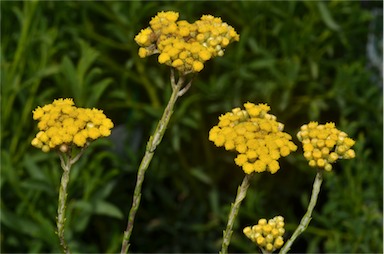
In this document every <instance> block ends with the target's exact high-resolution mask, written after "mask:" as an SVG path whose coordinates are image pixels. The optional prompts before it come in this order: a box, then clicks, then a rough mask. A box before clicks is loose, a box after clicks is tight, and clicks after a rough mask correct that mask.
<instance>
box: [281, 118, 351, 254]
mask: <svg viewBox="0 0 384 254" xmlns="http://www.w3.org/2000/svg"><path fill="white" fill-rule="evenodd" d="M297 138H298V139H299V141H300V142H301V143H302V145H303V151H304V157H305V159H307V160H308V164H309V166H311V167H315V168H317V174H316V176H315V181H314V182H313V187H312V195H311V199H310V201H309V204H308V208H307V212H306V213H305V214H304V216H303V218H302V219H301V221H300V224H299V226H298V227H297V228H296V230H295V232H293V234H292V236H291V238H290V239H289V240H288V241H287V242H286V244H285V245H284V246H283V247H282V248H281V250H280V253H284V254H285V253H287V252H288V251H289V250H290V248H291V246H292V244H293V242H294V241H295V240H296V238H297V237H298V236H299V235H300V234H301V233H302V232H304V231H305V229H306V228H307V227H308V225H309V223H310V221H311V219H312V212H313V209H314V207H315V205H316V202H317V197H318V195H319V192H320V187H321V184H322V182H323V173H324V172H329V171H332V163H335V162H336V161H337V160H338V159H353V158H355V151H354V150H353V149H352V146H353V145H354V144H355V141H354V140H353V139H351V138H349V137H348V135H347V134H346V133H345V132H343V131H340V130H338V129H337V128H336V126H335V124H334V123H332V122H329V123H326V124H318V122H309V123H308V124H304V125H302V126H301V128H300V131H299V132H298V133H297Z"/></svg>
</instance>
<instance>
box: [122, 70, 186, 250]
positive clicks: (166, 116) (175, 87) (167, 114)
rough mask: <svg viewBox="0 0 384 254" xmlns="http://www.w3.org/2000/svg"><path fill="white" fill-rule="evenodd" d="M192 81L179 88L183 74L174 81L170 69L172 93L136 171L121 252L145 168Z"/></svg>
mask: <svg viewBox="0 0 384 254" xmlns="http://www.w3.org/2000/svg"><path fill="white" fill-rule="evenodd" d="M191 82H192V81H190V82H189V83H188V84H187V85H185V87H184V88H183V89H182V90H181V88H182V87H183V86H184V83H185V76H184V75H182V74H180V76H179V79H178V81H177V83H176V82H175V76H174V71H173V70H172V71H171V84H172V95H171V98H170V99H169V101H168V105H167V107H166V108H165V109H164V112H163V115H162V117H161V119H160V121H159V123H158V124H157V127H156V129H155V131H154V133H153V135H152V136H151V137H150V138H149V141H148V143H147V147H146V150H145V154H144V157H143V159H142V160H141V163H140V166H139V170H138V172H137V179H136V186H135V190H134V193H133V201H132V207H131V210H130V211H129V217H128V224H127V228H126V230H125V231H124V237H123V242H122V246H121V254H123V253H127V252H128V249H129V240H130V237H131V234H132V229H133V224H134V220H135V216H136V212H137V210H138V208H139V205H140V199H141V187H142V184H143V181H144V175H145V172H146V170H147V169H148V166H149V164H150V163H151V160H152V157H153V154H154V153H155V150H156V147H157V146H158V145H159V144H160V142H161V139H162V138H163V136H164V133H165V130H166V128H167V126H168V123H169V120H170V118H171V115H172V113H173V107H174V105H175V103H176V100H177V99H178V97H180V96H182V95H183V94H184V92H185V91H186V89H188V88H189V86H190V84H191Z"/></svg>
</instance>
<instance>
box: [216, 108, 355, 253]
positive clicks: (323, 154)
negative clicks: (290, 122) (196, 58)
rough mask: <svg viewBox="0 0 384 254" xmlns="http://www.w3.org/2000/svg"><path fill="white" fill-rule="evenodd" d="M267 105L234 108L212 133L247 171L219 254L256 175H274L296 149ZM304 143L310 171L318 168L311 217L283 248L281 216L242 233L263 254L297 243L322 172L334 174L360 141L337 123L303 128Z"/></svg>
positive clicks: (228, 241)
mask: <svg viewBox="0 0 384 254" xmlns="http://www.w3.org/2000/svg"><path fill="white" fill-rule="evenodd" d="M269 111H270V107H269V106H268V105H267V104H258V105H255V104H253V103H250V102H247V103H245V104H244V109H240V108H234V109H232V111H231V112H227V113H225V114H223V115H221V116H220V117H219V123H218V124H217V125H216V126H214V127H212V129H211V130H210V131H209V140H210V141H212V142H214V144H215V145H216V146H218V147H224V148H225V149H226V150H228V151H234V152H236V153H237V154H238V155H237V156H236V158H235V160H234V162H235V164H236V165H238V166H240V167H242V169H243V171H244V173H245V176H244V179H243V182H242V183H241V185H240V186H239V188H238V190H237V195H236V198H235V201H234V203H233V204H232V205H231V210H230V213H229V216H228V221H227V227H226V229H225V231H224V233H223V241H222V246H221V251H220V253H223V254H224V253H228V246H229V244H230V241H231V236H232V232H233V231H232V228H233V224H234V221H235V218H236V216H237V214H238V211H239V208H240V204H241V202H242V200H243V199H244V198H245V196H246V193H247V190H248V188H249V185H250V179H251V177H252V175H253V174H255V173H261V172H265V171H267V172H270V173H271V174H275V173H276V172H277V171H278V170H279V169H280V165H279V163H278V159H279V158H280V157H285V156H288V155H289V154H290V153H291V152H294V151H296V150H297V146H296V145H295V144H294V143H293V142H292V141H291V140H292V137H291V136H290V135H289V134H287V133H285V132H283V129H284V125H283V124H282V123H279V122H277V118H276V116H274V115H272V114H270V113H268V112H269ZM297 137H298V139H299V141H301V142H302V144H303V151H304V157H305V158H306V159H307V160H308V163H309V165H310V166H311V167H316V168H318V171H317V175H316V178H315V181H314V184H313V190H312V196H311V199H310V202H309V205H308V209H307V213H306V214H305V215H304V216H303V218H302V220H301V222H300V224H299V226H298V227H297V229H296V230H295V232H294V233H293V235H292V237H291V238H290V239H289V240H288V241H287V242H286V244H284V240H283V234H284V232H285V230H284V218H283V217H282V216H277V217H275V218H273V219H270V220H269V221H268V222H267V220H266V219H260V220H259V222H258V224H257V225H254V226H252V227H251V226H248V227H245V228H244V230H243V233H244V234H245V235H246V236H247V237H248V238H249V239H251V240H252V241H253V242H254V243H256V245H258V246H259V247H260V249H261V251H262V252H263V253H272V252H273V251H275V250H277V249H279V248H281V250H280V253H287V252H288V251H289V249H290V247H291V245H292V244H293V242H294V241H295V239H296V238H297V237H298V236H299V235H300V234H301V233H302V232H303V231H304V230H305V229H306V228H307V226H308V225H309V222H310V220H311V214H312V211H313V208H314V207H315V205H316V202H317V196H318V194H319V191H320V186H321V183H322V179H323V178H322V174H323V171H331V170H332V163H335V162H336V160H337V159H351V158H354V157H355V152H354V150H353V149H352V148H351V147H352V146H353V145H354V143H355V141H354V140H353V139H351V138H349V137H348V135H347V134H346V133H345V132H342V131H340V130H338V129H336V127H335V124H334V123H326V124H325V125H322V124H318V123H317V122H310V123H309V124H305V125H303V126H302V127H301V128H300V131H299V132H298V134H297Z"/></svg>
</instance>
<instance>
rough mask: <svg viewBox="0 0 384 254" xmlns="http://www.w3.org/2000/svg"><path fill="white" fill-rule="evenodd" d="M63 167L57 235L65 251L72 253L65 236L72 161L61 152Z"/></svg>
mask: <svg viewBox="0 0 384 254" xmlns="http://www.w3.org/2000/svg"><path fill="white" fill-rule="evenodd" d="M59 156H60V161H61V167H62V168H63V175H62V176H61V184H60V190H59V204H58V208H57V235H58V237H59V240H60V245H61V247H62V248H63V252H64V253H66V254H68V253H71V252H70V250H69V248H68V245H67V242H66V241H65V238H64V226H65V220H66V219H65V209H66V203H67V196H68V194H67V186H68V181H69V173H70V171H71V166H72V161H71V160H70V158H69V157H67V156H66V155H65V154H61V153H60V154H59Z"/></svg>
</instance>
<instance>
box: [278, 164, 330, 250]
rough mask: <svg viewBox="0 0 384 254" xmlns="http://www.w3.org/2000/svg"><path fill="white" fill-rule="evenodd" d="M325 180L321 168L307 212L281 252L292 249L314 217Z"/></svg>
mask: <svg viewBox="0 0 384 254" xmlns="http://www.w3.org/2000/svg"><path fill="white" fill-rule="evenodd" d="M322 182H323V170H322V169H319V170H318V171H317V174H316V178H315V181H314V183H313V189H312V196H311V200H310V201H309V205H308V209H307V212H306V213H305V214H304V216H303V218H302V219H301V221H300V224H299V226H298V227H297V228H296V230H295V232H294V233H293V235H292V236H291V238H290V239H289V240H288V241H287V242H286V244H285V245H284V246H283V248H281V250H280V252H279V253H282V254H285V253H287V252H288V251H289V250H290V249H291V245H292V244H293V242H294V241H295V240H296V238H297V237H298V236H299V235H300V234H301V233H303V232H304V231H305V229H306V228H307V227H308V225H309V223H310V221H311V219H312V211H313V208H314V207H315V205H316V202H317V197H318V195H319V192H320V187H321V183H322Z"/></svg>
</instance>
